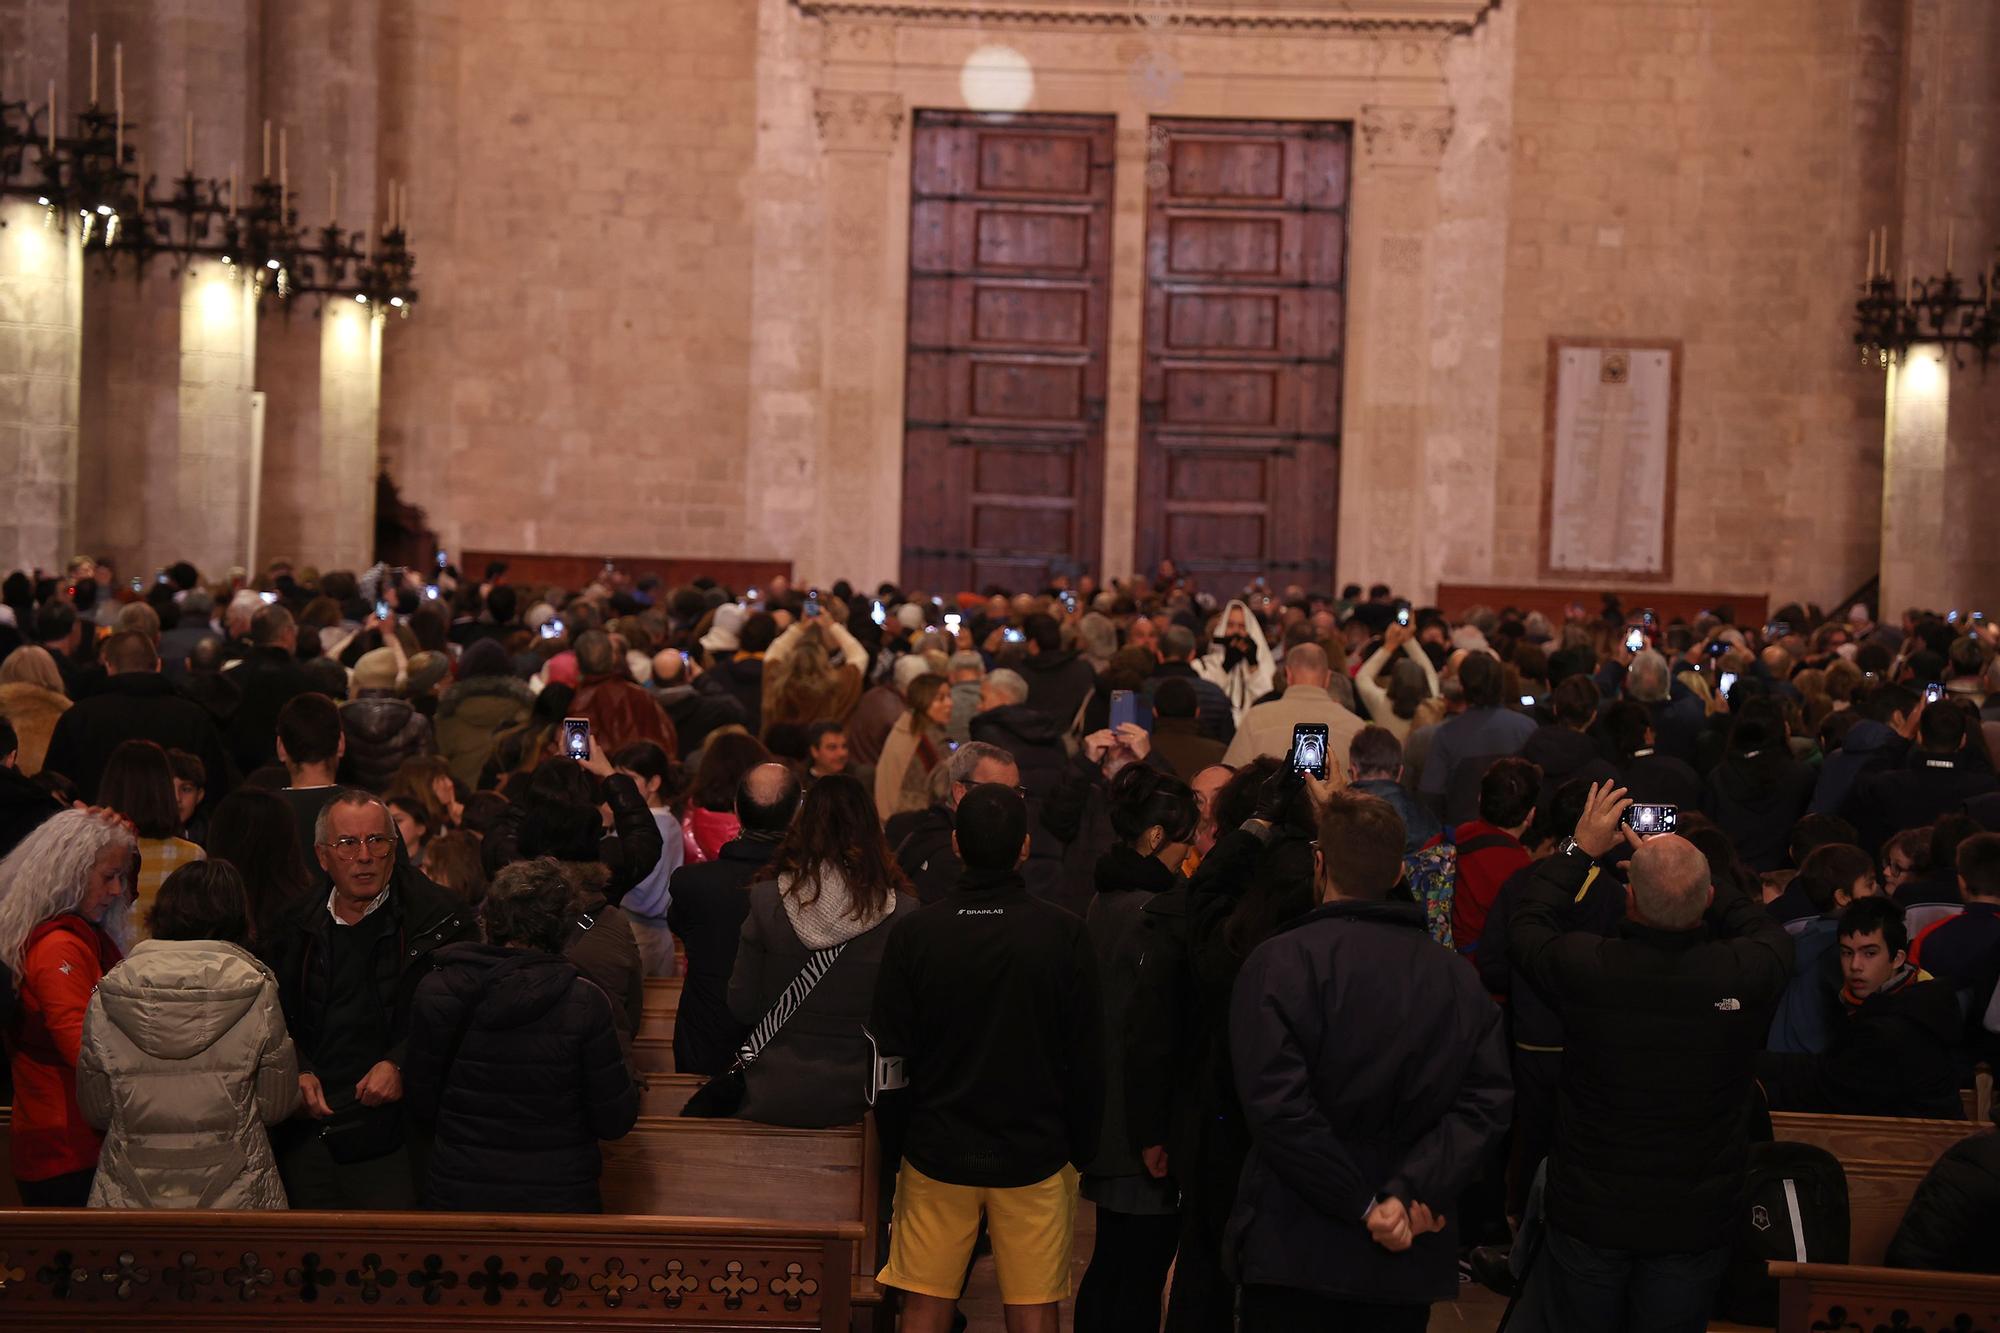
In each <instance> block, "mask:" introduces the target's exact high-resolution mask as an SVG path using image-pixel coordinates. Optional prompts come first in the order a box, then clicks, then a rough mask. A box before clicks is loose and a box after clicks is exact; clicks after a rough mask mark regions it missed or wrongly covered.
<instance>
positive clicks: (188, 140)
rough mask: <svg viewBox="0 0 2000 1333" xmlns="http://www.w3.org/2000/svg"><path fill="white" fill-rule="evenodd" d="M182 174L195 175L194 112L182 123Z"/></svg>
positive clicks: (189, 113)
mask: <svg viewBox="0 0 2000 1333" xmlns="http://www.w3.org/2000/svg"><path fill="white" fill-rule="evenodd" d="M181 174H182V175H184V176H192V175H194V112H192V111H190V112H188V113H187V119H186V120H185V121H183V122H182V123H181Z"/></svg>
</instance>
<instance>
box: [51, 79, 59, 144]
mask: <svg viewBox="0 0 2000 1333" xmlns="http://www.w3.org/2000/svg"><path fill="white" fill-rule="evenodd" d="M58 119H59V117H58V116H57V115H56V81H55V80H54V79H50V80H49V156H50V157H54V156H55V155H56V121H57V120H58Z"/></svg>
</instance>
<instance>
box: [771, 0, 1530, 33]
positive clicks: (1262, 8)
mask: <svg viewBox="0 0 2000 1333" xmlns="http://www.w3.org/2000/svg"><path fill="white" fill-rule="evenodd" d="M791 3H792V5H793V7H794V8H796V9H797V10H798V11H799V12H800V13H801V14H804V15H806V16H807V17H808V18H839V19H889V20H894V21H906V22H907V21H914V22H925V21H928V22H944V23H950V22H964V21H974V22H980V23H991V24H1027V25H1040V26H1055V25H1081V26H1086V27H1118V28H1132V29H1135V30H1138V29H1143V28H1144V26H1145V25H1144V23H1143V21H1142V20H1141V18H1140V17H1139V14H1138V12H1137V9H1136V6H1135V4H1134V0H1011V3H1009V2H1006V0H1001V2H998V3H996V2H995V0H791ZM1167 3H1168V5H1169V7H1170V8H1171V10H1172V12H1173V14H1174V23H1175V24H1176V25H1177V26H1181V27H1187V28H1203V29H1210V30H1215V31H1235V32H1260V31H1261V32H1349V33H1428V34H1431V35H1434V36H1441V37H1452V36H1458V35H1461V34H1463V33H1468V32H1471V31H1472V30H1473V29H1474V28H1477V27H1478V26H1479V24H1480V23H1481V21H1483V20H1484V19H1485V17H1486V15H1487V13H1488V12H1489V11H1491V10H1493V9H1495V8H1497V7H1498V6H1499V5H1500V3H1501V0H1363V3H1361V4H1359V5H1358V6H1357V5H1355V4H1352V3H1348V2H1347V0H1317V3H1314V2H1313V0H1289V3H1285V2H1283V0H1268V2H1265V3H1258V4H1254V5H1243V4H1240V3H1239V4H1234V5H1229V6H1227V7H1224V6H1223V5H1221V4H1218V3H1217V2H1216V0H1167ZM1336 6H1337V7H1336Z"/></svg>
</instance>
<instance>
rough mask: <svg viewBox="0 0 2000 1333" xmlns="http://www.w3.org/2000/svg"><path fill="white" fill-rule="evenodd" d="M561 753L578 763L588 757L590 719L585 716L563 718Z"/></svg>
mask: <svg viewBox="0 0 2000 1333" xmlns="http://www.w3.org/2000/svg"><path fill="white" fill-rule="evenodd" d="M563 753H564V754H566V755H568V756H569V757H570V758H572V759H574V760H576V761H577V762H578V763H579V764H580V763H582V762H583V761H584V760H586V759H588V758H590V719H589V718H587V717H566V718H564V719H563Z"/></svg>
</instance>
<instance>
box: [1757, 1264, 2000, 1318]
mask: <svg viewBox="0 0 2000 1333" xmlns="http://www.w3.org/2000/svg"><path fill="white" fill-rule="evenodd" d="M1771 1276H1772V1277H1775V1278H1776V1279H1777V1280H1778V1330H1779V1333H1811V1330H1813V1329H1837V1330H1848V1329H1857V1330H1858V1329H1877V1328H1880V1329H1889V1328H1896V1329H1906V1330H1908V1333H1946V1330H1950V1329H1955V1328H1958V1327H1960V1326H1961V1325H1960V1324H1959V1320H1960V1319H1961V1318H1963V1319H1964V1320H1966V1321H1967V1322H1965V1323H1964V1324H1963V1327H1965V1328H1967V1329H1992V1328H1995V1327H2000V1277H1985V1276H1982V1275H1979V1274H1974V1273H1929V1272H1920V1271H1917V1270H1913V1269H1906V1268H1870V1267H1866V1266H1849V1265H1834V1264H1783V1263H1774V1264H1772V1265H1771Z"/></svg>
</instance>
